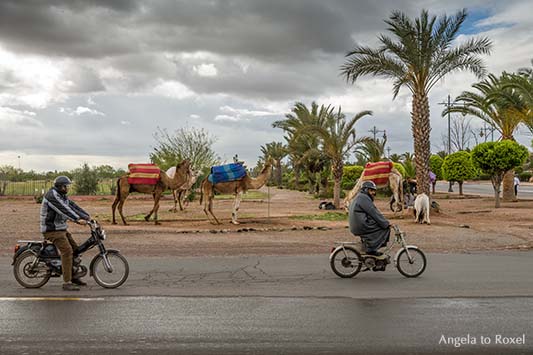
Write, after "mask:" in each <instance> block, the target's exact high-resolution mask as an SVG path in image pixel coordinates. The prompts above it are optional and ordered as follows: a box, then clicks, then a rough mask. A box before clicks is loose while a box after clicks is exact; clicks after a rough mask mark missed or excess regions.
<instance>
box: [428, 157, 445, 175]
mask: <svg viewBox="0 0 533 355" xmlns="http://www.w3.org/2000/svg"><path fill="white" fill-rule="evenodd" d="M443 163H444V159H442V158H441V157H440V156H438V155H436V154H434V155H432V156H431V157H430V158H429V170H431V171H432V172H433V173H434V174H435V175H437V180H442V179H443V177H442V164H443Z"/></svg>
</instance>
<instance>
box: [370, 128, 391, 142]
mask: <svg viewBox="0 0 533 355" xmlns="http://www.w3.org/2000/svg"><path fill="white" fill-rule="evenodd" d="M368 132H370V133H372V134H373V135H374V140H376V134H378V133H379V132H383V139H387V131H386V130H380V129H377V128H376V126H374V128H372V129H371V130H369V131H368Z"/></svg>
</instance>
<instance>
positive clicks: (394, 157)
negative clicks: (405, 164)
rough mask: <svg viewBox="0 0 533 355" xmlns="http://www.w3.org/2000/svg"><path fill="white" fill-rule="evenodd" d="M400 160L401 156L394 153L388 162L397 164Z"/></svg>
mask: <svg viewBox="0 0 533 355" xmlns="http://www.w3.org/2000/svg"><path fill="white" fill-rule="evenodd" d="M401 159H402V157H401V155H400V154H396V153H392V154H391V155H390V157H389V160H390V161H392V162H395V163H399V162H400V160H401Z"/></svg>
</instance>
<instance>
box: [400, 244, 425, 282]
mask: <svg viewBox="0 0 533 355" xmlns="http://www.w3.org/2000/svg"><path fill="white" fill-rule="evenodd" d="M408 251H409V253H408ZM426 265H427V260H426V255H425V254H424V253H423V252H422V250H420V249H418V248H405V249H403V250H402V251H401V252H400V254H398V258H397V259H396V267H397V268H398V271H399V272H400V274H402V275H403V276H405V277H418V276H420V275H422V273H423V272H424V270H426Z"/></svg>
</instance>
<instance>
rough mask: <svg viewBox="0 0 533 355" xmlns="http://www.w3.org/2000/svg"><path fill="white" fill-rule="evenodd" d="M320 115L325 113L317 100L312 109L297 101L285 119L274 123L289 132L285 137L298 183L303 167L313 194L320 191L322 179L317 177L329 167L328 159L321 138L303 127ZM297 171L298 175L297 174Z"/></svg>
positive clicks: (315, 121) (309, 189)
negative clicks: (319, 185)
mask: <svg viewBox="0 0 533 355" xmlns="http://www.w3.org/2000/svg"><path fill="white" fill-rule="evenodd" d="M320 115H324V110H323V108H320V107H319V106H318V105H317V104H316V103H315V102H313V103H312V104H311V108H310V109H309V108H308V107H307V106H306V105H305V104H303V103H301V102H297V103H296V104H295V105H294V107H293V108H292V109H291V113H289V114H287V115H285V119H284V120H280V121H276V122H274V123H273V124H272V126H273V127H276V128H281V129H283V130H284V131H285V132H287V135H286V136H285V139H286V140H287V148H288V152H289V153H288V154H289V156H290V157H291V161H292V163H293V168H294V169H295V178H296V183H297V182H298V179H299V172H300V169H303V172H304V173H305V175H306V178H307V180H308V181H309V184H308V191H309V193H311V194H315V193H318V192H319V189H318V185H317V183H318V182H319V181H320V179H319V178H317V174H318V173H320V172H322V171H323V170H325V169H326V168H327V165H328V164H327V162H328V159H327V156H326V155H325V154H324V152H323V151H322V150H321V149H320V138H319V137H318V136H316V135H313V134H307V133H304V132H303V129H304V128H305V127H307V126H309V125H315V124H316V123H317V120H318V117H319V116H320ZM297 172H298V176H297V175H296V173H297ZM320 175H323V174H320Z"/></svg>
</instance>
